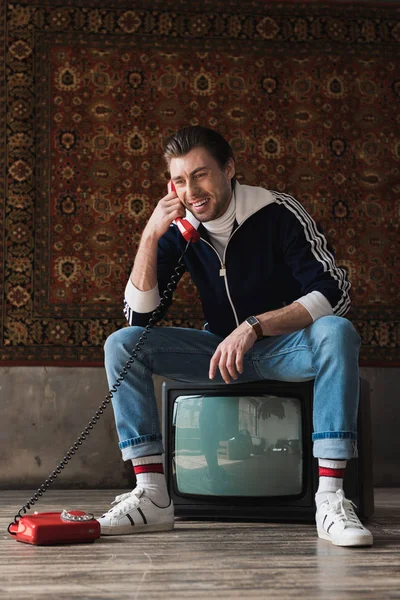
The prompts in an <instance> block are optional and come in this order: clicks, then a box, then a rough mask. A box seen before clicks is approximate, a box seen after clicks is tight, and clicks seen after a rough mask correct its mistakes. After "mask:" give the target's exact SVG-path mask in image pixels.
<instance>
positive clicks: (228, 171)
mask: <svg viewBox="0 0 400 600" xmlns="http://www.w3.org/2000/svg"><path fill="white" fill-rule="evenodd" d="M224 173H225V175H226V176H227V177H228V179H229V180H230V179H232V177H234V176H235V173H236V168H235V161H234V160H233V158H228V160H227V161H226V164H225V166H224Z"/></svg>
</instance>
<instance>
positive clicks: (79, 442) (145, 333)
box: [7, 241, 191, 535]
mask: <svg viewBox="0 0 400 600" xmlns="http://www.w3.org/2000/svg"><path fill="white" fill-rule="evenodd" d="M190 243H191V242H190V241H189V242H187V244H186V248H185V249H184V251H183V252H182V254H181V256H180V258H179V260H178V262H177V265H176V267H175V269H174V273H173V275H172V277H171V279H170V281H169V283H168V285H167V287H166V289H165V290H164V292H163V295H162V297H161V299H160V302H159V304H158V306H157V308H156V309H155V310H154V311H153V313H152V315H151V317H150V319H149V322H148V323H147V325H146V327H145V329H144V331H143V333H142V335H141V336H140V338H139V341H138V342H137V344H136V346H135V348H134V349H133V351H132V353H131V355H130V357H129V358H128V360H127V361H126V363H125V366H124V368H123V370H122V371H121V372H120V374H119V377H118V378H117V380H116V382H115V383H114V385H113V387H112V388H111V389H110V390H109V392H108V394H107V396H106V397H105V399H104V400H103V402H102V403H101V404H100V406H99V407H98V409H97V410H96V412H95V414H94V415H93V417H92V418H91V419H90V421H89V423H88V424H87V426H86V427H85V428H84V430H83V431H82V433H81V434H80V436H79V437H78V438H77V440H76V442H75V443H74V444H72V446H71V448H70V449H69V450H68V452H67V453H66V454H65V456H64V458H63V459H62V460H61V461H60V462H59V463H58V465H57V467H56V468H55V469H54V471H53V472H52V473H51V474H50V475H49V476H48V478H47V479H46V480H45V481H44V482H43V483H42V485H41V486H40V487H39V488H38V489H37V490H36V492H35V493H34V494H33V495H32V497H31V498H30V499H29V500H28V502H27V503H26V504H24V505H23V506H21V508H20V509H19V511H18V513H17V514H16V515H15V516H14V521H13V522H12V523H10V524H9V525H8V528H7V530H8V532H9V533H10V534H11V535H16V532H13V531H11V527H13V526H16V525H18V521H19V519H20V518H21V517H22V516H23V515H24V514H26V513H27V511H28V510H29V509H30V508H31V507H32V506H33V505H34V504H36V502H37V501H38V500H39V498H40V497H41V496H43V494H44V493H45V492H47V490H48V488H49V487H50V486H51V485H52V484H53V483H54V481H55V480H56V479H57V476H58V475H60V473H61V472H62V470H63V469H64V468H65V467H66V466H67V464H68V462H69V461H70V460H71V458H72V457H73V455H74V454H75V453H76V451H77V450H79V447H80V446H82V444H83V442H84V440H85V439H86V438H87V436H88V435H89V434H90V432H91V431H92V429H93V427H94V426H95V425H96V423H97V422H98V420H99V419H100V417H101V415H102V414H103V413H104V410H105V409H106V408H107V406H108V405H109V404H110V402H111V400H112V398H113V395H114V394H115V393H116V392H117V391H118V388H119V386H120V385H121V381H123V380H124V377H125V375H127V374H128V370H129V369H130V368H131V366H132V364H133V363H134V361H135V358H136V357H137V353H138V351H139V350H140V348H141V346H143V344H144V343H145V340H146V339H147V337H148V335H149V333H151V331H150V330H151V328H152V327H154V325H155V324H156V322H157V318H158V316H159V313H160V312H161V310H162V309H163V308H164V305H165V303H166V302H167V300H168V299H169V298H170V296H171V295H172V293H173V291H174V290H175V288H176V286H177V283H178V281H179V277H180V275H181V274H182V271H183V269H184V264H183V257H184V256H185V254H186V251H187V249H188V247H189V245H190Z"/></svg>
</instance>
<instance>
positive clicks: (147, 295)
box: [125, 279, 160, 313]
mask: <svg viewBox="0 0 400 600" xmlns="http://www.w3.org/2000/svg"><path fill="white" fill-rule="evenodd" d="M125 300H126V302H127V304H128V306H129V307H130V309H131V310H133V311H134V312H137V313H148V312H152V311H153V310H154V309H155V308H157V306H158V303H159V302H160V295H159V293H158V285H156V286H155V287H154V288H153V289H152V290H148V291H146V292H143V291H141V290H138V289H137V287H135V286H134V285H133V283H132V281H131V280H130V279H128V283H127V284H126V288H125Z"/></svg>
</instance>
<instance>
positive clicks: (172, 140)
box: [164, 125, 235, 188]
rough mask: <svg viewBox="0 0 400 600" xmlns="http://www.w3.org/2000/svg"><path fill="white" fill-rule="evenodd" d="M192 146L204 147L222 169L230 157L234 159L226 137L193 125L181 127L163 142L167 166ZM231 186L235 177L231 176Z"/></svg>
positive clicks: (186, 152)
mask: <svg viewBox="0 0 400 600" xmlns="http://www.w3.org/2000/svg"><path fill="white" fill-rule="evenodd" d="M193 148H204V149H205V150H207V152H209V153H210V154H211V156H212V157H213V158H214V159H215V160H216V161H217V163H218V164H219V166H220V167H221V169H223V168H224V167H225V165H226V163H227V162H228V160H229V159H230V158H232V160H233V161H234V160H235V157H234V155H233V150H232V148H231V146H230V145H229V143H228V142H227V141H226V139H225V138H224V137H223V136H222V135H221V134H220V133H218V132H217V131H214V130H213V129H208V128H207V127H201V126H200V125H193V126H191V127H183V129H180V130H179V131H177V132H176V133H174V134H173V135H171V137H169V138H168V139H167V141H166V142H165V144H164V158H165V160H166V162H167V165H168V168H169V165H170V162H171V159H172V158H180V157H181V156H185V154H188V153H189V152H190V151H191V150H193ZM231 183H232V188H233V187H234V185H235V177H233V178H232V182H231Z"/></svg>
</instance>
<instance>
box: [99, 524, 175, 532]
mask: <svg viewBox="0 0 400 600" xmlns="http://www.w3.org/2000/svg"><path fill="white" fill-rule="evenodd" d="M173 528H174V523H160V524H156V525H129V526H127V525H121V526H120V527H116V526H108V525H101V535H133V534H135V533H152V532H156V531H170V530H171V529H173Z"/></svg>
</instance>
